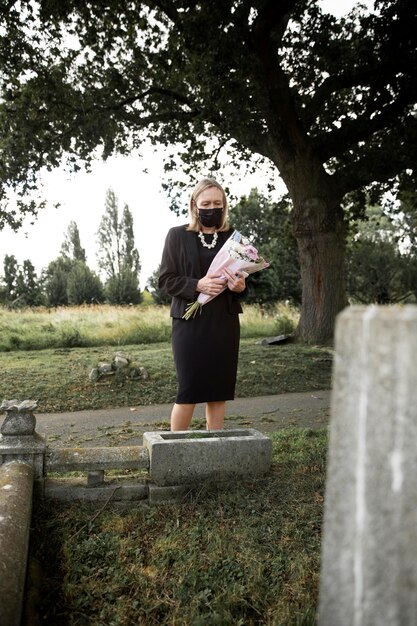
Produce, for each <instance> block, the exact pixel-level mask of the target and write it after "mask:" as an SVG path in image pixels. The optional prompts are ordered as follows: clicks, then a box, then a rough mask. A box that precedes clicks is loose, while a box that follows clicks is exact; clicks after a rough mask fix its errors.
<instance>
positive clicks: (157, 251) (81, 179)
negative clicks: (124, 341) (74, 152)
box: [0, 0, 356, 289]
mask: <svg viewBox="0 0 417 626" xmlns="http://www.w3.org/2000/svg"><path fill="white" fill-rule="evenodd" d="M321 4H322V7H323V8H325V9H326V10H327V11H329V12H330V11H331V12H332V13H334V14H335V15H342V14H344V13H346V12H347V11H349V10H350V9H351V7H352V6H353V5H354V4H356V2H355V1H353V0H321ZM162 157H163V151H162V150H159V152H157V153H156V154H155V153H153V152H152V150H151V149H149V150H147V151H146V157H145V158H143V159H139V158H138V157H135V156H131V157H112V158H110V159H108V160H107V162H106V163H103V162H99V161H98V162H96V163H95V164H94V166H93V168H92V171H91V173H88V174H87V173H85V172H79V173H78V174H77V175H75V176H73V177H71V178H70V177H68V175H67V174H66V173H65V172H63V171H61V170H56V171H54V172H50V173H48V174H47V175H46V176H45V177H44V192H45V194H44V196H45V197H46V198H47V199H48V202H49V205H50V206H49V207H48V208H46V209H45V210H43V211H41V212H40V214H39V217H38V219H37V220H36V222H35V224H34V225H31V224H30V220H27V221H26V222H25V224H24V226H23V228H22V229H21V230H20V231H19V232H18V233H14V232H13V231H12V230H11V229H10V228H8V227H6V228H5V229H4V230H3V231H0V274H3V258H4V255H5V254H9V255H10V254H14V255H15V257H16V258H17V260H18V262H19V263H22V262H23V260H24V259H30V260H31V261H32V263H33V264H34V265H35V267H36V270H37V271H38V272H40V271H41V269H42V268H45V267H46V266H47V265H48V263H49V262H50V261H52V260H53V259H55V258H56V257H57V256H58V254H59V251H60V248H61V244H62V242H63V240H64V235H65V232H66V230H67V228H68V224H69V223H70V222H71V221H74V222H76V224H77V226H78V229H79V231H80V238H81V245H82V246H83V247H84V248H85V250H86V254H87V262H88V264H89V266H90V267H91V268H92V269H96V252H97V237H96V233H97V230H98V227H99V224H100V220H101V217H102V215H103V213H104V202H105V196H106V191H107V189H109V188H112V189H113V190H114V192H115V194H116V196H117V197H118V200H119V208H120V211H121V210H122V209H123V206H124V204H127V205H128V206H129V208H130V210H131V212H132V214H133V220H134V232H135V243H136V247H137V249H138V251H139V255H140V259H141V265H142V270H141V280H140V283H141V288H142V289H143V288H144V287H145V284H146V281H147V279H148V278H149V277H150V275H151V274H152V272H153V271H154V270H155V269H156V268H157V267H158V265H159V262H160V258H161V253H162V247H163V243H164V240H165V235H166V233H167V230H168V228H170V227H171V226H174V225H177V224H182V223H184V222H185V219H184V217H182V218H177V217H176V216H175V215H174V213H173V212H172V211H170V208H169V202H168V199H167V197H166V196H165V194H164V192H163V190H162V188H161V180H162V178H163V176H162V173H163V171H162V167H163V158H162ZM145 168H146V170H147V173H144V172H143V170H144V169H145ZM202 174H204V172H202ZM219 182H221V183H222V184H225V185H229V186H230V187H231V189H232V191H233V192H234V193H235V194H236V195H247V194H249V192H250V190H251V189H252V188H253V187H258V188H259V189H260V190H261V191H264V192H265V193H266V184H267V182H268V180H267V177H266V175H265V172H261V171H259V172H258V173H257V174H255V175H251V176H245V178H244V180H243V181H241V182H238V181H237V180H234V179H233V178H228V179H223V178H221V177H219ZM275 182H276V183H278V184H280V183H279V179H278V177H276V178H275ZM280 189H281V193H282V192H283V191H284V187H283V185H282V183H281V185H280ZM57 202H59V203H60V205H61V206H60V208H59V209H55V208H53V204H55V203H57Z"/></svg>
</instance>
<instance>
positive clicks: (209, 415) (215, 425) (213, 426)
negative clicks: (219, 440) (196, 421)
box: [206, 402, 226, 430]
mask: <svg viewBox="0 0 417 626" xmlns="http://www.w3.org/2000/svg"><path fill="white" fill-rule="evenodd" d="M225 412H226V402H207V404H206V428H207V430H221V429H222V428H223V425H224V414H225Z"/></svg>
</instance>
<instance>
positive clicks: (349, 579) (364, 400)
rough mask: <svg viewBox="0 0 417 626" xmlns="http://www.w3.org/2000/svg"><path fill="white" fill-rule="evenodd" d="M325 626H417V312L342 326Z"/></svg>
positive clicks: (341, 321)
mask: <svg viewBox="0 0 417 626" xmlns="http://www.w3.org/2000/svg"><path fill="white" fill-rule="evenodd" d="M331 411H332V414H331V423H330V447H329V463H328V472H327V483H326V497H325V514H324V533H323V548H322V569H321V579H320V602H319V611H318V623H319V625H320V626H415V625H416V624H417V307H416V306H412V305H407V306H404V307H379V306H371V307H350V308H349V309H346V310H345V311H343V312H342V313H341V314H340V315H339V317H338V320H337V325H336V354H335V362H334V376H333V392H332V407H331Z"/></svg>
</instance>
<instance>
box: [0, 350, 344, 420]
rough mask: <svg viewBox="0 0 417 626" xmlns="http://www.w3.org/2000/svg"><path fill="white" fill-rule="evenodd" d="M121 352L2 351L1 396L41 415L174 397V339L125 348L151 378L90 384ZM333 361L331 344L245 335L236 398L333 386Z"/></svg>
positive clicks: (108, 380) (139, 404) (157, 400)
mask: <svg viewBox="0 0 417 626" xmlns="http://www.w3.org/2000/svg"><path fill="white" fill-rule="evenodd" d="M116 350H117V347H115V348H114V347H112V348H110V347H91V348H57V349H55V350H51V349H48V350H31V351H27V352H24V351H21V350H17V351H14V352H3V353H1V352H0V368H1V371H2V376H1V378H0V397H1V398H6V399H8V400H11V399H13V398H17V399H21V400H23V399H33V400H37V401H38V412H40V413H50V412H52V413H54V412H62V411H77V410H83V409H104V408H109V407H118V406H120V407H121V406H144V405H149V404H160V403H162V404H165V403H170V402H172V401H173V400H174V398H175V393H176V377H175V371H174V365H173V359H172V353H171V345H170V343H169V342H164V343H159V344H149V345H145V344H143V345H128V346H125V347H124V352H126V353H127V354H129V355H130V356H131V358H132V361H133V362H134V363H136V364H139V365H140V366H143V367H145V368H146V370H147V371H148V373H149V378H148V380H131V379H121V378H118V377H117V376H111V377H108V378H103V379H101V380H100V381H99V382H98V383H91V382H90V380H89V378H88V375H89V372H90V371H91V369H92V368H93V367H94V366H95V365H96V364H97V362H99V361H111V360H112V358H113V356H114V354H115V351H116ZM331 361H332V355H331V351H330V350H329V348H322V347H319V346H304V345H299V344H292V343H290V344H286V345H282V346H264V345H260V344H257V343H256V340H254V339H242V341H241V346H240V353H239V365H238V375H237V388H236V396H237V397H251V396H261V395H271V394H279V393H286V392H295V391H298V392H301V391H310V390H314V389H329V388H330V378H331Z"/></svg>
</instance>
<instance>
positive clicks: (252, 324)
mask: <svg viewBox="0 0 417 626" xmlns="http://www.w3.org/2000/svg"><path fill="white" fill-rule="evenodd" d="M297 320H298V312H297V310H296V309H293V308H291V307H288V306H285V305H283V304H277V305H274V306H271V307H270V308H269V310H268V311H267V312H265V311H264V310H263V309H261V308H260V307H257V306H254V305H252V306H245V312H244V314H243V315H242V316H241V327H242V337H262V336H267V335H277V334H283V333H285V334H291V333H292V332H293V331H294V328H295V326H296V324H297ZM170 337H171V320H170V317H169V307H168V306H154V305H139V306H131V307H129V306H124V307H122V306H108V305H100V306H88V305H86V306H79V307H61V308H57V309H46V308H38V309H25V310H22V311H20V310H17V311H10V310H8V309H6V308H0V352H6V351H15V350H45V349H48V348H75V347H92V346H110V345H111V346H126V345H131V344H150V343H160V342H163V341H169V339H170Z"/></svg>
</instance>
